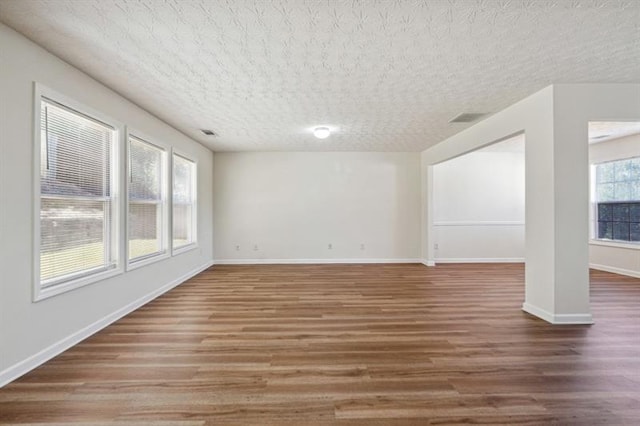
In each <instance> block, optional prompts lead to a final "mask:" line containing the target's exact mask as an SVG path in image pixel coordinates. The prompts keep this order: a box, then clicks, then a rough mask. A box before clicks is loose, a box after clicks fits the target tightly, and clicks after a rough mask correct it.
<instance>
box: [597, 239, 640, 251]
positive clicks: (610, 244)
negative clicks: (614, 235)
mask: <svg viewBox="0 0 640 426" xmlns="http://www.w3.org/2000/svg"><path fill="white" fill-rule="evenodd" d="M589 245H592V246H603V247H615V248H620V249H627V250H640V243H625V242H622V241H609V240H596V239H592V240H589Z"/></svg>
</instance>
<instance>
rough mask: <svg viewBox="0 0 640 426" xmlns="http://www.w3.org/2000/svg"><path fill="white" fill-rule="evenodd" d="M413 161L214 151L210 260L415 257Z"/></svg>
mask: <svg viewBox="0 0 640 426" xmlns="http://www.w3.org/2000/svg"><path fill="white" fill-rule="evenodd" d="M419 160H420V157H419V154H418V153H375V152H374V153H371V152H369V153H365V152H362V153H355V152H329V153H325V152H265V153H217V154H216V156H215V160H214V194H215V196H214V198H215V206H214V229H215V233H216V237H215V242H214V254H215V259H216V260H215V261H216V263H243V262H248V263H252V262H266V263H268V262H338V261H353V262H355V261H374V260H375V261H418V260H419V258H420V233H419V228H420V164H419ZM329 244H331V245H332V249H329V248H328V247H329ZM362 244H364V249H362V248H361V247H362V246H361V245H362ZM236 246H239V249H237V250H236ZM256 246H257V250H255V247H256Z"/></svg>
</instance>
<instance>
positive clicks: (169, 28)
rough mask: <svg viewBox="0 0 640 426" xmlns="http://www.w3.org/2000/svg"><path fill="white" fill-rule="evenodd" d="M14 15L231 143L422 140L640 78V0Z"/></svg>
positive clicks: (56, 8)
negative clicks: (483, 116) (579, 90)
mask: <svg viewBox="0 0 640 426" xmlns="http://www.w3.org/2000/svg"><path fill="white" fill-rule="evenodd" d="M0 20H1V21H2V22H4V23H6V24H7V25H9V26H11V27H13V28H14V29H16V30H17V31H19V32H21V33H23V34H25V35H26V36H27V37H29V38H31V39H32V40H34V41H35V42H36V43H38V44H40V45H42V46H44V47H45V48H46V49H47V50H49V51H51V52H52V53H54V54H55V55H57V56H59V57H61V58H63V59H64V60H66V61H67V62H69V63H71V64H72V65H74V66H76V67H78V68H80V69H81V70H83V71H85V72H86V73H88V74H90V75H91V76H93V77H94V78H96V79H98V80H99V81H101V82H103V83H104V84H106V85H107V86H109V87H111V88H112V89H114V90H116V91H118V92H119V93H121V94H123V95H124V96H126V97H127V98H129V99H130V100H132V101H133V102H135V103H137V104H138V105H140V106H142V107H143V108H145V109H147V110H148V111H150V112H151V113H153V114H155V115H157V116H158V117H160V118H161V119H163V120H164V121H166V122H168V123H169V124H172V125H173V126H175V127H176V128H178V129H180V130H181V131H183V132H184V133H186V134H187V135H189V136H191V137H193V138H194V139H196V140H198V141H200V142H202V143H203V144H205V145H206V146H208V147H210V148H212V149H214V150H219V151H256V150H258V151H262V150H271V151H273V150H281V151H421V150H424V149H426V148H428V147H429V146H432V145H434V144H436V143H438V142H440V141H442V140H443V139H445V138H446V137H448V136H451V135H453V134H455V133H457V132H459V131H460V130H462V129H464V128H466V127H468V126H469V124H449V123H448V120H449V119H450V118H452V117H453V116H455V115H456V114H458V113H460V112H490V113H492V112H497V111H499V110H501V109H503V108H505V107H507V106H509V105H510V104H512V103H514V102H516V101H518V100H520V99H522V98H524V97H526V96H527V95H529V94H531V93H533V92H534V91H536V90H539V89H541V88H543V87H545V86H547V85H549V84H552V83H594V82H597V83H630V82H635V83H637V82H640V2H638V1H595V0H592V1H577V0H576V1H568V0H558V1H507V0H504V1H489V0H461V1H453V0H452V1H444V0H442V1H399V0H396V1H392V0H386V1H374V0H369V1H355V0H354V1H346V0H345V1H339V0H324V1H319V0H309V1H304V0H269V1H266V0H265V1H259V0H256V1H243V0H219V1H206V0H193V1H183V0H167V1H160V0H136V1H133V0H131V1H127V0H110V1H106V0H83V1H68V0H55V1H31V0H0ZM319 125H329V126H330V127H333V128H334V129H335V130H337V131H335V132H334V134H333V135H332V136H331V137H330V138H328V139H325V140H318V139H315V138H314V137H313V136H312V134H311V129H312V128H313V127H315V126H319ZM200 128H210V129H212V130H214V131H215V132H216V133H218V134H219V136H218V137H216V138H210V137H205V136H203V135H201V134H200V133H199V131H198V129H200Z"/></svg>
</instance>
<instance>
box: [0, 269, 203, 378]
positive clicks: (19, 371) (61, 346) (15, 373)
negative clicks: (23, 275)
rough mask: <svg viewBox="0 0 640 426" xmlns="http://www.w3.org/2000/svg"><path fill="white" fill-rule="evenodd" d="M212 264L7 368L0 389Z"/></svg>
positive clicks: (188, 273) (2, 374) (0, 374)
mask: <svg viewBox="0 0 640 426" xmlns="http://www.w3.org/2000/svg"><path fill="white" fill-rule="evenodd" d="M212 264H213V262H211V261H209V262H207V263H205V264H204V265H201V266H199V267H197V268H195V269H193V270H191V271H189V272H187V273H186V274H184V275H182V276H180V277H178V278H176V279H175V280H173V281H171V282H169V283H168V284H166V285H164V286H162V287H160V288H159V289H157V290H154V291H152V292H151V293H149V294H147V295H145V296H142V297H141V298H139V299H137V300H135V301H133V302H131V303H129V304H128V305H126V306H124V307H122V308H120V309H118V310H117V311H115V312H113V313H111V314H109V315H107V316H105V317H103V318H101V319H99V320H98V321H96V322H94V323H93V324H90V325H88V326H86V327H85V328H83V329H81V330H78V331H77V332H75V333H73V334H71V335H69V336H67V337H65V338H64V339H62V340H59V341H58V342H56V343H54V344H52V345H51V346H49V347H47V348H45V349H43V350H41V351H40V352H38V353H36V354H34V355H32V356H30V357H29V358H27V359H25V360H23V361H20V362H18V363H17V364H14V365H12V366H11V367H9V368H6V369H5V370H3V371H1V372H0V388H2V387H3V386H4V385H6V384H7V383H10V382H12V381H13V380H15V379H17V378H18V377H20V376H22V375H24V374H26V373H28V372H29V371H31V370H33V369H34V368H36V367H38V366H40V365H41V364H43V363H45V362H47V361H49V360H50V359H51V358H53V357H55V356H56V355H59V354H61V353H62V352H64V351H66V350H67V349H69V348H70V347H72V346H74V345H76V344H78V343H79V342H81V341H83V340H84V339H86V338H87V337H89V336H91V335H93V334H95V333H97V332H98V331H100V330H102V329H103V328H105V327H106V326H108V325H110V324H112V323H114V322H116V321H117V320H119V319H120V318H122V317H124V316H125V315H127V314H129V313H131V312H133V311H135V310H136V309H138V308H139V307H141V306H143V305H145V304H147V303H149V302H150V301H152V300H153V299H155V298H156V297H158V296H160V295H162V294H164V293H166V292H167V291H169V290H171V289H172V288H174V287H177V286H178V285H179V284H182V283H183V282H185V281H186V280H188V279H189V278H191V277H193V276H194V275H197V274H199V273H200V272H202V271H204V270H205V269H207V268H208V267H210V266H211V265H212Z"/></svg>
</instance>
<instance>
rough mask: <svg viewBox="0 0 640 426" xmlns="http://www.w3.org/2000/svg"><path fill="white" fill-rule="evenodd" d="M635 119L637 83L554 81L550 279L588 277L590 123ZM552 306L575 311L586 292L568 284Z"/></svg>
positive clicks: (639, 102)
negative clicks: (552, 262) (553, 263)
mask: <svg viewBox="0 0 640 426" xmlns="http://www.w3.org/2000/svg"><path fill="white" fill-rule="evenodd" d="M638 120H640V85H639V84H575V85H573V84H559V85H555V86H554V139H555V144H554V165H555V167H554V174H555V181H556V188H557V194H556V199H555V202H556V208H555V223H556V224H564V225H565V226H556V228H555V239H556V243H557V244H556V261H557V262H558V264H559V265H561V266H562V267H559V268H556V276H555V280H556V281H557V282H561V283H571V282H574V283H576V282H583V281H587V282H588V280H589V277H588V270H587V269H586V268H585V267H584V263H585V259H586V262H587V264H588V262H589V260H588V259H589V244H588V243H589V215H588V212H589V206H590V205H589V167H588V164H589V150H588V149H584V147H585V145H588V143H587V141H588V122H589V121H638ZM554 297H555V300H556V309H557V310H559V311H562V312H567V313H570V312H579V311H580V310H581V309H582V306H584V304H585V303H588V299H589V293H588V291H579V292H578V291H577V288H576V287H575V286H572V285H561V286H556V288H555V296H554Z"/></svg>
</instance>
